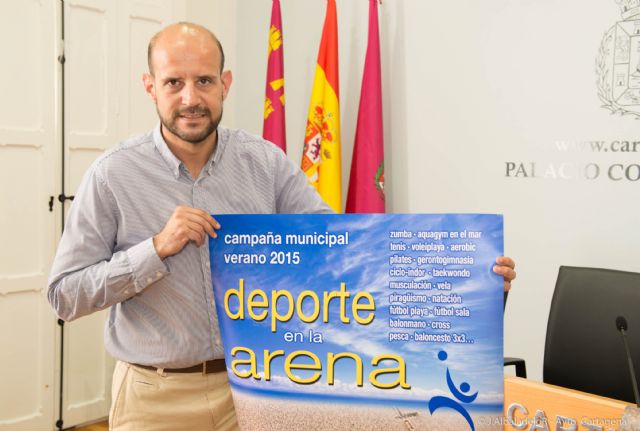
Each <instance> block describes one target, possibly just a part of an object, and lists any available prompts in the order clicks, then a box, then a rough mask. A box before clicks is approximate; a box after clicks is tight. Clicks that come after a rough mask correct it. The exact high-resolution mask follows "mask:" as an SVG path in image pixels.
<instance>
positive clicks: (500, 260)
mask: <svg viewBox="0 0 640 431" xmlns="http://www.w3.org/2000/svg"><path fill="white" fill-rule="evenodd" d="M496 263H497V264H498V265H499V266H508V267H509V268H511V269H515V268H516V262H515V261H514V260H513V259H511V258H510V257H507V256H500V257H497V258H496Z"/></svg>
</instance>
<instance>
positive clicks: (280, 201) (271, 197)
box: [49, 23, 515, 430]
mask: <svg viewBox="0 0 640 431" xmlns="http://www.w3.org/2000/svg"><path fill="white" fill-rule="evenodd" d="M148 60H149V74H145V75H144V77H143V81H144V86H145V89H146V91H147V93H148V94H149V96H150V97H151V99H152V100H153V101H154V103H155V104H156V108H157V111H158V116H159V117H160V124H159V125H158V126H157V127H156V128H155V129H154V130H153V131H151V132H149V133H147V134H146V135H144V136H142V137H139V138H134V139H130V140H128V141H125V142H124V143H122V144H121V145H120V146H118V147H117V148H115V149H113V150H111V151H108V152H107V153H105V154H104V155H103V156H102V157H100V158H99V159H98V160H97V161H96V162H95V163H94V164H93V165H92V166H91V168H90V169H89V170H88V172H87V173H86V175H85V178H84V179H83V181H82V184H81V185H80V187H79V189H78V191H77V193H76V198H75V201H74V204H73V205H72V207H71V210H70V213H69V218H68V220H67V225H66V227H65V232H64V235H63V237H62V239H61V241H60V245H59V248H58V252H57V255H56V258H55V261H54V264H53V268H52V272H51V277H50V280H49V301H50V303H51V304H52V306H53V308H54V309H55V311H56V312H57V314H58V315H59V316H60V317H61V318H63V319H64V320H73V319H76V318H78V317H81V316H83V315H86V314H89V313H92V312H95V311H98V310H102V309H105V308H107V307H111V310H110V315H109V320H108V322H107V324H106V326H105V344H106V348H107V350H108V351H109V353H110V354H111V355H113V356H114V357H115V358H117V359H118V363H117V365H116V369H115V372H114V377H113V388H112V395H113V403H112V407H111V412H110V425H111V427H112V429H114V430H164V429H166V430H178V429H193V430H212V429H216V430H232V429H237V422H236V418H235V413H234V410H233V403H232V400H231V395H230V391H229V384H228V380H227V376H226V372H225V371H226V367H225V364H224V359H223V357H224V354H223V350H222V343H221V340H220V334H219V329H218V318H217V315H216V310H215V304H214V299H213V292H212V289H211V275H210V268H209V253H208V248H207V247H206V246H205V247H203V245H205V244H206V240H207V236H208V235H211V236H212V237H215V236H216V229H219V228H220V226H219V224H218V223H217V222H216V221H215V220H214V219H213V218H212V217H211V216H210V214H212V213H219V214H221V213H330V212H331V210H330V208H329V207H328V206H327V205H326V204H325V203H324V202H323V201H322V199H321V198H320V197H319V196H318V195H317V193H316V192H315V191H314V190H313V188H311V187H310V186H309V185H308V184H307V181H306V176H305V175H304V173H302V171H300V169H298V168H297V167H296V166H295V165H294V164H293V163H292V162H290V161H289V160H288V159H287V158H286V156H285V155H284V153H282V152H281V151H280V150H279V149H278V148H277V147H276V146H275V145H273V144H271V143H268V142H266V141H263V140H262V139H260V138H257V137H254V136H251V135H249V134H247V133H244V132H242V131H232V130H229V129H225V128H222V127H218V124H219V122H220V119H221V117H222V109H223V101H224V99H225V98H226V96H227V94H228V92H229V87H230V86H231V81H232V76H231V72H229V71H224V54H223V51H222V47H221V45H220V43H219V42H218V40H217V39H216V37H215V36H214V35H213V34H212V33H211V32H209V31H208V30H206V29H205V28H203V27H201V26H198V25H195V24H191V23H178V24H174V25H171V26H169V27H167V28H165V29H164V30H162V31H161V32H159V33H158V34H156V35H155V36H154V37H153V38H152V39H151V42H150V43H149V54H148ZM499 259H502V260H498V265H497V266H496V267H495V268H494V270H495V271H496V272H497V273H498V274H501V275H503V276H504V277H505V289H507V288H508V283H510V281H511V280H512V279H513V278H514V277H515V272H513V261H511V259H509V258H499Z"/></svg>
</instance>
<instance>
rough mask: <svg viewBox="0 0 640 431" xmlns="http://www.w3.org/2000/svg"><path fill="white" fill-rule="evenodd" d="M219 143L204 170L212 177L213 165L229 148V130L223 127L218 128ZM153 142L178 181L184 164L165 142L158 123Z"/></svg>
mask: <svg viewBox="0 0 640 431" xmlns="http://www.w3.org/2000/svg"><path fill="white" fill-rule="evenodd" d="M217 132H218V142H217V143H216V148H215V150H213V154H211V156H210V157H209V160H208V161H207V164H206V167H205V168H204V169H205V170H206V172H207V173H208V174H209V175H211V171H212V169H213V165H214V164H215V163H218V161H220V157H222V153H223V152H224V148H225V147H226V146H227V141H228V140H229V130H228V129H225V128H223V127H218V131H217ZM153 142H154V144H155V146H156V148H157V149H158V152H159V153H160V156H162V159H163V160H164V161H165V163H166V164H167V166H168V167H169V169H170V170H171V173H172V174H173V176H174V177H175V178H176V179H178V178H179V177H180V166H182V162H181V161H180V159H178V158H177V157H176V156H175V154H173V152H172V151H171V150H170V149H169V146H168V145H167V142H166V141H165V140H164V137H163V136H162V131H161V123H158V124H157V125H156V127H155V129H154V130H153Z"/></svg>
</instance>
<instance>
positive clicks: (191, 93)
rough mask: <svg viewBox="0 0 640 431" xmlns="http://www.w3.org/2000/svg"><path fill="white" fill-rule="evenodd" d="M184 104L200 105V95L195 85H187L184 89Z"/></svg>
mask: <svg viewBox="0 0 640 431" xmlns="http://www.w3.org/2000/svg"><path fill="white" fill-rule="evenodd" d="M182 104H183V105H185V106H192V105H197V104H198V94H197V92H196V86H195V85H194V84H192V83H187V84H185V86H184V88H183V89H182Z"/></svg>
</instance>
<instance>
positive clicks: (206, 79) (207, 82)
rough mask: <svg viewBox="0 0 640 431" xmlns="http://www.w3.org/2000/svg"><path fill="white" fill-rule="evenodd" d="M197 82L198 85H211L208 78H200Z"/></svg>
mask: <svg viewBox="0 0 640 431" xmlns="http://www.w3.org/2000/svg"><path fill="white" fill-rule="evenodd" d="M198 82H199V83H200V85H207V84H209V83H211V79H209V78H200V79H199V80H198Z"/></svg>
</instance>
